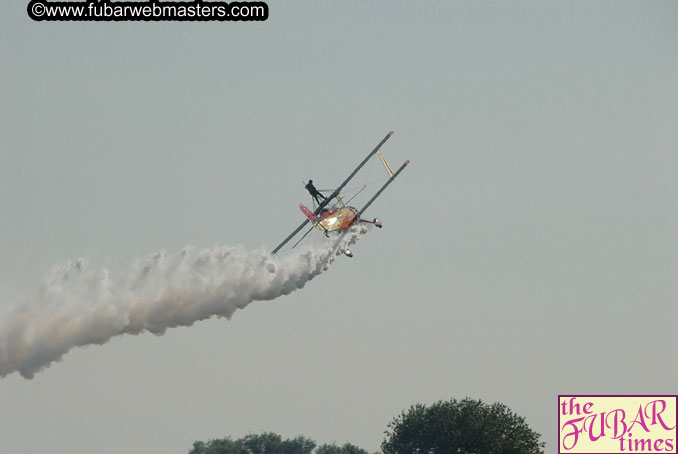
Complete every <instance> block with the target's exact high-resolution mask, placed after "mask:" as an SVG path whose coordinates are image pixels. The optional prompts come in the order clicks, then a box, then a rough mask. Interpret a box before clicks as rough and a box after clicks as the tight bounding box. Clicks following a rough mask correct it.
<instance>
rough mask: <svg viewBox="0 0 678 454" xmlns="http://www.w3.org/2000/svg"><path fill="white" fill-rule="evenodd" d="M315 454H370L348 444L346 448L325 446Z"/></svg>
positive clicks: (332, 445)
mask: <svg viewBox="0 0 678 454" xmlns="http://www.w3.org/2000/svg"><path fill="white" fill-rule="evenodd" d="M314 454H369V453H368V452H367V451H365V450H364V449H361V448H359V447H357V446H355V445H352V444H351V443H346V444H345V445H344V446H337V445H335V444H331V445H328V444H324V445H321V446H319V447H318V449H316V451H315V453H314Z"/></svg>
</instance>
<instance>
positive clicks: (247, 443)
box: [189, 432, 315, 454]
mask: <svg viewBox="0 0 678 454" xmlns="http://www.w3.org/2000/svg"><path fill="white" fill-rule="evenodd" d="M313 448H315V442H314V441H313V440H311V439H310V438H306V437H303V436H301V435H300V436H298V437H296V438H292V439H287V440H283V439H282V437H281V436H280V435H278V434H274V433H272V432H264V433H261V434H257V435H254V434H250V435H247V436H245V437H243V438H239V439H237V440H232V439H231V437H226V438H221V439H218V440H210V441H208V442H207V443H205V442H202V441H196V442H195V443H193V449H191V451H190V452H189V454H311V452H312V451H313Z"/></svg>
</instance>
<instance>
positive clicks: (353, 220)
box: [272, 131, 410, 257]
mask: <svg viewBox="0 0 678 454" xmlns="http://www.w3.org/2000/svg"><path fill="white" fill-rule="evenodd" d="M392 135H393V131H391V132H389V133H388V134H387V135H386V137H384V138H383V139H382V140H381V142H379V144H378V145H377V146H376V147H375V148H374V150H372V151H371V152H370V154H368V155H367V157H366V158H365V159H364V160H363V161H362V162H361V163H360V164H359V165H358V167H356V169H355V170H354V171H353V172H351V174H350V175H349V176H348V178H346V180H344V182H343V183H341V184H340V185H339V187H338V188H337V189H335V190H334V191H333V192H332V194H331V195H329V196H328V197H326V198H325V199H324V200H323V201H322V202H320V204H319V205H318V207H317V208H316V209H315V211H311V210H310V209H308V208H307V207H306V206H305V205H304V204H303V203H300V204H299V208H300V209H301V211H302V212H303V213H304V215H306V220H305V221H304V222H303V223H302V224H301V225H300V226H299V227H297V228H296V229H295V230H294V231H293V232H292V233H291V234H289V236H288V237H287V238H285V239H284V240H283V242H282V243H280V244H279V245H278V247H276V248H275V249H274V250H273V252H272V253H273V254H275V253H277V252H278V251H279V250H280V249H281V248H282V247H283V246H285V245H286V244H287V243H288V242H289V241H290V240H291V239H292V238H294V236H295V235H297V234H298V233H299V232H300V231H301V229H303V228H304V226H305V225H306V224H308V223H309V222H310V223H312V224H313V227H315V228H317V229H319V230H322V231H323V232H325V235H327V234H328V233H329V232H332V231H337V230H346V229H348V228H350V227H351V226H352V225H354V224H357V223H369V224H374V225H376V226H377V227H379V228H381V226H382V224H381V221H380V220H379V219H378V218H374V219H373V220H371V221H368V220H366V219H362V218H361V217H360V215H362V214H363V213H364V212H365V210H366V209H367V208H368V207H369V206H370V205H372V202H374V201H375V200H376V198H377V197H379V195H381V193H382V192H384V190H385V189H386V188H387V187H388V185H389V184H391V183H392V182H393V180H395V178H396V177H397V176H398V175H399V174H400V172H402V171H403V169H404V168H405V167H406V166H407V165H408V164H409V163H410V161H405V163H404V164H403V165H402V166H400V168H399V169H398V170H397V171H396V172H395V173H394V172H393V171H391V167H390V166H389V165H388V163H387V162H386V159H385V158H384V156H383V155H382V154H381V152H380V151H379V149H380V148H381V146H382V145H383V144H384V143H385V142H386V141H387V140H388V139H389V138H390V137H391V136H392ZM375 154H376V155H378V156H379V159H380V160H381V162H382V164H384V167H385V168H386V173H388V176H389V179H388V180H387V181H386V183H384V185H383V186H382V187H381V188H380V189H379V190H378V191H377V192H376V193H375V194H374V195H373V196H372V198H371V199H370V200H369V201H368V202H367V203H366V204H365V206H363V207H362V208H361V209H360V210H358V209H356V208H354V207H351V206H346V205H344V202H343V201H342V199H341V196H340V194H341V191H342V189H344V187H345V186H346V185H347V184H348V182H349V181H351V179H352V178H353V177H354V176H355V175H356V174H357V173H358V171H359V170H360V169H361V168H362V167H363V166H364V165H365V164H366V163H367V162H368V161H369V160H370V159H371V158H372V157H373V156H374V155H375ZM333 200H336V204H335V205H333V206H332V208H327V206H328V205H329V204H330V203H332V201H333ZM313 227H311V229H310V230H309V231H308V232H306V233H305V234H304V235H303V236H302V237H301V239H300V240H299V241H297V242H296V244H295V245H294V246H296V245H297V244H299V243H300V242H301V240H303V239H304V238H305V237H306V235H308V234H309V233H310V232H311V230H313ZM294 246H292V247H294ZM343 252H344V254H346V255H347V256H349V257H353V253H352V252H351V251H350V250H348V249H346V250H345V251H343Z"/></svg>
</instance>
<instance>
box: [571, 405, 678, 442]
mask: <svg viewBox="0 0 678 454" xmlns="http://www.w3.org/2000/svg"><path fill="white" fill-rule="evenodd" d="M677 419H678V396H676V395H643V396H641V395H636V396H631V395H629V396H594V395H573V394H572V395H570V394H568V395H559V396H558V454H566V453H567V454H575V453H576V454H622V453H623V454H627V453H665V454H667V453H673V454H676V452H677V451H676V447H677V446H678V443H677V441H678V440H677V438H678V436H677V435H678V431H677V429H676V420H677Z"/></svg>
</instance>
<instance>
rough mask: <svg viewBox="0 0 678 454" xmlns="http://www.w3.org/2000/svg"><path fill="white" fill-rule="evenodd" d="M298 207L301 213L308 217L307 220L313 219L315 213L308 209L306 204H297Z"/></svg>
mask: <svg viewBox="0 0 678 454" xmlns="http://www.w3.org/2000/svg"><path fill="white" fill-rule="evenodd" d="M299 209H300V210H301V212H302V213H304V215H305V216H306V217H307V218H308V220H309V221H311V222H312V221H313V220H314V219H315V214H313V211H311V210H309V209H308V208H306V205H304V204H303V203H300V204H299Z"/></svg>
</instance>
